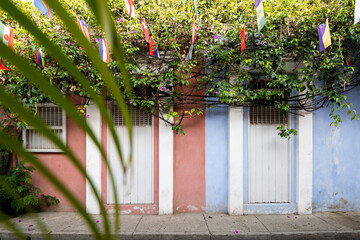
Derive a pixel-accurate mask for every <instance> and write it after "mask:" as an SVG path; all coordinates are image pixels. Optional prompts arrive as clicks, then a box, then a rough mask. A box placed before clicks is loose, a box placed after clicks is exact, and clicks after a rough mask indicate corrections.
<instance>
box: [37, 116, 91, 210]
mask: <svg viewBox="0 0 360 240" xmlns="http://www.w3.org/2000/svg"><path fill="white" fill-rule="evenodd" d="M66 124H67V132H66V134H67V136H66V138H67V144H68V147H69V148H70V149H71V150H72V151H73V152H74V154H75V156H76V157H77V158H78V159H79V161H80V162H81V164H82V165H83V166H84V167H85V160H86V159H85V142H86V140H85V139H86V135H85V133H84V132H83V131H82V130H81V129H80V128H79V127H78V126H77V125H76V124H75V123H74V122H73V121H72V120H71V119H69V118H67V119H66ZM36 156H37V157H38V158H39V159H40V160H41V161H42V163H43V164H44V165H45V166H46V167H47V168H48V169H49V170H51V171H52V172H53V173H54V175H55V176H57V177H58V178H59V179H60V180H61V181H62V183H63V184H64V185H65V186H66V187H68V188H69V189H70V191H71V192H72V193H73V194H74V195H75V196H76V197H77V198H78V200H79V201H80V202H81V203H82V204H83V206H84V207H85V177H83V176H81V174H80V173H79V172H78V170H77V169H75V167H74V166H73V164H72V163H70V160H68V159H67V158H66V157H65V156H64V155H63V154H61V153H38V154H36ZM33 184H34V185H36V186H37V187H39V188H40V189H41V190H42V192H43V193H44V194H49V195H52V196H56V197H57V198H58V199H59V200H60V203H59V205H58V206H56V207H52V208H49V209H46V210H48V211H74V209H73V207H72V206H71V204H70V203H69V202H68V201H67V200H66V199H65V197H64V196H63V195H62V194H61V193H60V192H59V191H58V190H57V189H56V188H55V187H53V186H52V184H51V183H50V182H49V181H48V180H47V179H46V178H44V177H43V176H42V175H41V174H40V173H39V172H37V171H35V172H34V174H33Z"/></svg>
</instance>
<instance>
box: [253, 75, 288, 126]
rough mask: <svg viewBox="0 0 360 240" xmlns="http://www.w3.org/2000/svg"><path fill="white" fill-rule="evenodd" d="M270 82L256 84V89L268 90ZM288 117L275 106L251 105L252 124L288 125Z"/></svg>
mask: <svg viewBox="0 0 360 240" xmlns="http://www.w3.org/2000/svg"><path fill="white" fill-rule="evenodd" d="M267 83H268V81H257V82H255V83H254V84H255V88H256V89H260V88H268V86H267ZM287 121H288V119H287V115H286V114H281V111H280V110H279V109H277V108H275V107H274V106H267V105H258V104H252V105H250V123H251V124H287Z"/></svg>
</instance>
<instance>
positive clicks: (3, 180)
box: [0, 162, 59, 217]
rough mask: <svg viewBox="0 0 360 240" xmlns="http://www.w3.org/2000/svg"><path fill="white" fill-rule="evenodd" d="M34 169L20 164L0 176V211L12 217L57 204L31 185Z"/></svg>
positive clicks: (53, 199) (51, 197) (56, 201)
mask: <svg viewBox="0 0 360 240" xmlns="http://www.w3.org/2000/svg"><path fill="white" fill-rule="evenodd" d="M34 170H35V168H34V167H31V166H25V165H24V162H20V163H19V164H17V165H16V166H15V167H12V168H10V169H9V170H8V171H1V175H0V210H1V211H2V212H3V213H5V214H7V215H9V216H12V217H15V216H18V215H20V214H22V213H25V212H28V211H30V210H31V211H34V210H39V209H40V208H41V207H42V206H52V205H57V204H58V203H59V199H57V198H56V197H53V196H49V195H44V194H41V190H40V189H39V188H37V187H35V186H34V185H32V184H31V180H32V178H31V173H32V172H33V171H34Z"/></svg>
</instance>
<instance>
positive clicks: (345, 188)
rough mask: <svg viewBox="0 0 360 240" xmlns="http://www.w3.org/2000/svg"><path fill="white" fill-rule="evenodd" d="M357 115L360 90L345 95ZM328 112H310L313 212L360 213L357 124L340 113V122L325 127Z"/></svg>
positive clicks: (357, 122)
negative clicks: (312, 145) (312, 144)
mask: <svg viewBox="0 0 360 240" xmlns="http://www.w3.org/2000/svg"><path fill="white" fill-rule="evenodd" d="M347 95H348V100H349V101H350V102H352V103H353V104H354V106H355V109H356V111H357V112H358V113H360V88H359V87H358V88H357V89H353V90H352V91H350V92H349V93H348V94H347ZM329 113H330V109H329V108H325V109H321V110H317V111H315V112H314V113H313V131H314V134H313V142H314V148H313V157H314V158H313V210H314V211H352V210H356V211H359V210H360V121H357V120H353V121H351V120H350V117H349V116H347V115H346V111H342V112H341V117H342V123H341V124H340V125H339V126H338V127H333V126H331V127H330V126H329V124H330V122H331V120H330V118H329Z"/></svg>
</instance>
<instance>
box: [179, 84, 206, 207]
mask: <svg viewBox="0 0 360 240" xmlns="http://www.w3.org/2000/svg"><path fill="white" fill-rule="evenodd" d="M182 90H183V91H187V89H184V88H183V89H182ZM192 107H197V106H189V107H188V108H187V109H185V110H190V109H191V108H192ZM175 110H177V111H179V112H180V111H181V110H182V109H177V108H175ZM182 125H183V129H184V132H185V134H186V135H185V136H184V135H180V134H177V135H175V136H174V212H203V211H204V210H205V116H204V115H200V116H196V117H195V118H193V119H184V120H183V122H182Z"/></svg>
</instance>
